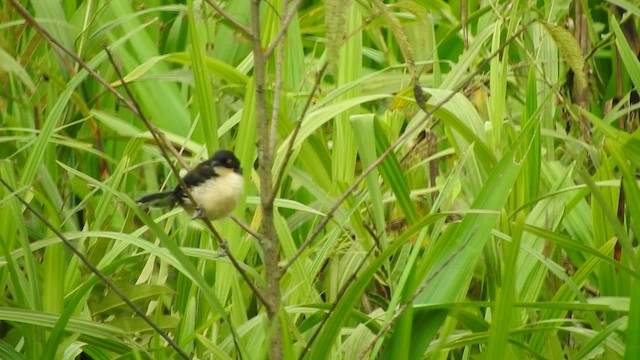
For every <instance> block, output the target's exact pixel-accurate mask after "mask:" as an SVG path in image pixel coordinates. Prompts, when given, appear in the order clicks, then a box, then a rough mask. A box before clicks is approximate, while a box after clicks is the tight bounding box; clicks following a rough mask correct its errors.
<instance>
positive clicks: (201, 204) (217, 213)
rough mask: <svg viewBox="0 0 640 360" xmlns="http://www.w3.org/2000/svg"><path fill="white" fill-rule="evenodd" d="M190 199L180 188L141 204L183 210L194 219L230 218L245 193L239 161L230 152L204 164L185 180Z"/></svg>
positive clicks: (148, 196) (214, 155) (224, 152)
mask: <svg viewBox="0 0 640 360" xmlns="http://www.w3.org/2000/svg"><path fill="white" fill-rule="evenodd" d="M182 180H183V182H184V184H185V185H186V186H187V187H188V188H189V192H190V193H191V196H192V197H193V199H194V200H195V201H196V203H197V204H195V205H194V204H193V203H192V202H191V200H190V199H189V196H188V195H187V193H186V192H185V191H184V189H183V188H182V185H181V184H179V185H178V186H176V188H175V190H173V191H166V192H161V193H157V194H150V195H147V196H144V197H142V198H141V199H140V200H138V203H139V204H145V205H147V206H151V207H171V208H172V207H174V206H176V205H180V206H182V208H183V209H185V210H186V211H187V213H189V215H191V217H192V218H193V219H202V218H204V215H206V217H207V218H208V219H209V220H218V219H221V218H223V217H225V216H227V215H229V214H230V213H231V212H232V211H233V209H234V208H235V207H236V205H238V202H240V199H241V198H242V193H243V191H244V178H243V177H242V168H241V167H240V161H239V160H238V158H237V157H236V156H235V155H234V154H233V152H231V151H228V150H219V151H217V152H216V153H215V154H213V156H212V157H211V158H210V159H208V160H205V161H203V162H201V163H200V164H198V166H196V167H195V168H193V169H192V170H191V171H189V172H188V173H187V174H186V175H185V176H184V177H183V178H182Z"/></svg>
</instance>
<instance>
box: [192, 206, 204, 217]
mask: <svg viewBox="0 0 640 360" xmlns="http://www.w3.org/2000/svg"><path fill="white" fill-rule="evenodd" d="M191 219H193V220H197V219H204V211H202V208H201V207H200V206H197V207H196V211H195V212H194V213H193V216H191Z"/></svg>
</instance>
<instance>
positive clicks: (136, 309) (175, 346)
mask: <svg viewBox="0 0 640 360" xmlns="http://www.w3.org/2000/svg"><path fill="white" fill-rule="evenodd" d="M10 1H11V0H10ZM0 182H1V183H2V185H4V187H6V188H7V190H9V192H11V193H12V196H14V197H15V198H16V199H18V201H20V202H21V203H22V205H24V206H25V207H26V208H27V209H28V210H29V211H30V212H31V213H32V214H33V215H35V216H36V217H37V218H38V219H40V221H42V223H43V224H45V225H46V226H47V227H48V228H49V229H50V230H51V231H53V233H54V234H56V236H57V237H58V238H59V239H60V240H62V242H63V243H64V244H65V246H66V247H67V248H69V250H71V252H73V253H74V254H75V255H76V256H77V257H78V260H80V262H82V263H83V264H84V265H85V266H86V267H87V268H88V269H89V270H90V271H91V272H92V273H94V274H95V275H96V276H97V277H98V278H99V279H100V280H101V281H102V282H103V283H104V284H105V285H107V287H108V288H109V289H111V291H113V293H114V294H116V296H118V297H119V298H120V299H122V301H123V302H124V303H125V304H127V306H129V308H131V310H133V312H134V313H136V315H138V316H140V318H141V319H142V320H144V322H146V323H147V324H149V326H151V328H152V329H153V330H154V331H155V332H156V333H157V334H158V335H160V336H161V337H162V338H163V339H164V340H165V341H166V342H167V344H169V346H171V347H172V348H173V349H174V350H175V351H176V353H178V355H180V357H181V358H183V359H191V357H190V356H189V355H188V354H187V353H186V352H184V350H182V348H180V346H179V345H178V344H177V343H176V342H175V341H173V339H172V338H171V337H170V336H169V334H167V333H166V332H165V331H164V330H162V329H161V328H160V327H159V326H158V325H156V323H155V322H153V320H151V318H149V317H148V316H147V315H146V314H145V313H144V311H142V310H141V309H140V308H139V307H138V305H136V304H135V303H134V302H133V301H131V300H130V299H129V298H128V297H127V295H125V294H124V293H123V292H122V290H120V289H119V288H118V287H117V286H116V285H115V284H114V283H113V282H112V281H111V280H110V279H109V278H108V277H107V276H105V275H104V274H103V273H102V272H101V271H100V270H99V269H98V268H97V267H96V266H95V265H93V264H92V263H91V261H89V259H87V257H86V256H84V254H83V253H82V252H81V251H80V250H78V249H77V248H76V247H75V246H73V244H72V243H71V241H70V240H69V239H67V238H66V236H64V234H62V232H61V231H60V230H58V228H56V227H55V226H54V225H53V224H52V223H50V222H49V220H47V218H46V217H45V216H44V215H42V214H40V213H39V212H38V210H36V209H34V208H33V206H31V204H29V203H28V202H27V201H26V200H25V199H24V198H22V196H20V195H18V193H17V192H16V191H15V190H13V188H12V187H11V185H9V184H8V183H7V182H6V181H4V179H2V178H0Z"/></svg>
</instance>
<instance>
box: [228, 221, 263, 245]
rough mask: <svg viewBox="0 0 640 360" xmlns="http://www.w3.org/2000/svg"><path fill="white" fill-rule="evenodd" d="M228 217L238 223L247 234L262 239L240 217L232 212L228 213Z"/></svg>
mask: <svg viewBox="0 0 640 360" xmlns="http://www.w3.org/2000/svg"><path fill="white" fill-rule="evenodd" d="M229 218H231V220H233V221H234V222H235V223H236V224H238V226H240V227H241V228H242V229H243V230H244V231H246V232H247V233H248V234H249V235H251V236H253V237H254V238H255V239H256V240H258V241H262V236H261V235H260V234H259V233H257V232H256V231H254V230H253V229H252V228H251V227H250V226H249V225H248V224H247V223H245V222H244V221H242V219H240V218H238V217H237V216H235V215H233V214H231V215H229Z"/></svg>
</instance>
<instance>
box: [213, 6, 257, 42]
mask: <svg viewBox="0 0 640 360" xmlns="http://www.w3.org/2000/svg"><path fill="white" fill-rule="evenodd" d="M206 1H207V3H208V4H209V5H211V7H212V8H213V9H214V10H215V11H216V12H217V13H218V15H220V16H222V17H223V18H224V19H225V20H227V21H228V22H229V23H231V25H233V26H235V27H236V30H238V31H240V32H241V33H242V34H243V35H244V36H246V37H247V38H249V39H253V33H252V32H251V29H249V28H248V27H247V26H246V25H245V24H243V23H241V22H239V21H238V20H236V19H234V18H233V16H231V15H230V14H229V13H227V12H226V11H225V10H224V9H223V8H222V7H221V6H220V5H218V3H216V2H215V1H214V0H206Z"/></svg>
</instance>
